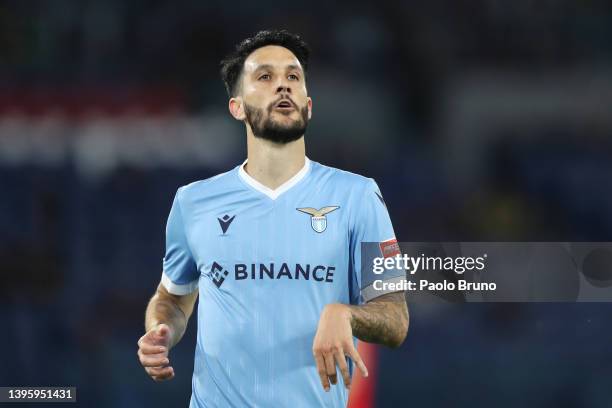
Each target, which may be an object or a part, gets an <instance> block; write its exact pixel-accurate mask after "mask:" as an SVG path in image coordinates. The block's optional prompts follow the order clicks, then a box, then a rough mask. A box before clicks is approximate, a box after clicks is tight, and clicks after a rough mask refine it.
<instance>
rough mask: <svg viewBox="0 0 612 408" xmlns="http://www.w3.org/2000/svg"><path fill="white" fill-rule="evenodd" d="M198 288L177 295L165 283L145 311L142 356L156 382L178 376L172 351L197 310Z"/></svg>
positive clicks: (139, 347)
mask: <svg viewBox="0 0 612 408" xmlns="http://www.w3.org/2000/svg"><path fill="white" fill-rule="evenodd" d="M197 298H198V291H194V292H193V293H190V294H188V295H184V296H177V295H173V294H171V293H169V292H168V291H167V290H166V288H165V287H164V286H163V285H161V284H160V285H159V286H158V287H157V291H156V292H155V295H153V297H152V298H151V300H150V301H149V305H148V306H147V311H146V314H145V331H146V333H145V335H144V336H142V337H141V338H140V339H139V340H138V358H139V359H140V364H142V366H143V367H144V369H145V371H146V372H147V374H149V376H150V377H151V378H152V379H153V380H155V381H165V380H170V379H172V378H174V368H173V367H172V366H171V365H170V359H169V357H168V352H169V351H170V349H171V348H172V347H174V346H175V345H176V343H178V342H179V340H180V339H181V337H183V334H185V329H186V328H187V321H189V316H191V313H192V312H193V306H194V305H195V301H196V299H197Z"/></svg>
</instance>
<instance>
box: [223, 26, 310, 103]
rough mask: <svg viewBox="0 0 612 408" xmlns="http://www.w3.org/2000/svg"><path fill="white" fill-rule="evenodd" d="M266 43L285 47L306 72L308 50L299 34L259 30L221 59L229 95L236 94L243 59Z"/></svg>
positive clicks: (285, 31) (224, 80) (224, 81)
mask: <svg viewBox="0 0 612 408" xmlns="http://www.w3.org/2000/svg"><path fill="white" fill-rule="evenodd" d="M266 45H280V46H281V47H285V48H287V49H288V50H289V51H291V52H292V53H293V54H294V55H295V56H296V57H297V59H298V61H300V64H302V68H303V70H304V74H305V73H306V69H307V67H308V57H309V55H310V50H309V49H308V45H307V44H306V43H305V42H304V40H302V38H301V37H300V36H299V35H296V34H293V33H290V32H289V31H287V30H264V31H260V32H258V33H257V34H255V35H254V36H253V37H251V38H247V39H246V40H244V41H242V42H241V43H240V44H238V45H237V46H236V49H235V50H234V52H232V53H231V54H230V55H228V56H227V57H225V58H224V59H223V60H222V61H221V78H222V79H223V83H224V84H225V89H226V90H227V94H228V95H229V96H230V97H232V96H235V95H236V91H237V89H238V80H239V79H240V75H241V74H242V68H243V67H244V61H245V60H246V59H247V57H248V56H249V55H251V53H252V52H253V51H255V50H256V49H258V48H261V47H265V46H266Z"/></svg>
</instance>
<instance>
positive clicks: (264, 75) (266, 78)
mask: <svg viewBox="0 0 612 408" xmlns="http://www.w3.org/2000/svg"><path fill="white" fill-rule="evenodd" d="M259 79H260V80H264V81H267V80H268V79H270V74H263V75H262V76H260V77H259Z"/></svg>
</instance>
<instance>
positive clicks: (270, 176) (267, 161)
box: [244, 126, 306, 190]
mask: <svg viewBox="0 0 612 408" xmlns="http://www.w3.org/2000/svg"><path fill="white" fill-rule="evenodd" d="M247 159H248V161H247V164H246V166H245V167H244V170H245V171H246V172H247V173H248V174H249V176H251V177H253V178H254V179H255V180H257V181H258V182H260V183H261V184H263V185H264V186H266V187H268V188H270V189H272V190H275V189H276V188H278V187H279V186H281V185H282V184H283V183H285V182H286V181H287V180H289V179H290V178H291V177H293V176H294V175H296V174H297V173H298V172H299V171H300V170H301V169H302V168H303V167H304V163H305V160H306V148H305V146H304V137H303V136H302V137H301V138H299V139H298V140H295V141H293V142H290V143H287V144H283V145H279V144H276V143H272V142H270V141H269V140H265V139H260V138H256V137H255V136H254V135H253V133H252V131H251V129H250V127H248V126H247Z"/></svg>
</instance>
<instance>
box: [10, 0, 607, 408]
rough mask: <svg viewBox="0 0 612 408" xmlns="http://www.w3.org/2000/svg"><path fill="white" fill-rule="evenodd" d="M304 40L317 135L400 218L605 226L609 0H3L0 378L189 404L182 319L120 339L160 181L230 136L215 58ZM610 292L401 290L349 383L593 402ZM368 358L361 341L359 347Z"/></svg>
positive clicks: (550, 403) (152, 247)
mask: <svg viewBox="0 0 612 408" xmlns="http://www.w3.org/2000/svg"><path fill="white" fill-rule="evenodd" d="M269 27H280V28H288V29H290V30H292V31H295V32H298V33H301V34H302V35H303V37H304V38H305V39H306V40H307V41H308V42H309V43H310V45H311V48H312V51H313V53H312V63H311V70H310V75H309V78H308V85H309V91H310V93H311V96H312V97H313V99H314V115H313V120H312V122H311V126H310V128H309V132H308V133H307V149H308V155H309V157H310V158H311V159H313V160H316V161H320V162H323V163H325V164H329V165H332V166H336V167H340V168H344V169H347V170H351V171H354V172H358V173H362V174H366V175H368V176H370V177H374V178H376V180H377V181H378V182H379V184H380V187H381V189H382V191H383V193H384V194H385V198H386V201H387V203H388V206H389V208H390V212H391V216H392V219H393V221H394V224H395V228H396V232H397V236H398V239H399V240H402V241H409V240H447V241H448V240H464V241H468V240H500V241H501V240H508V241H510V240H521V241H537V240H550V241H572V240H573V241H580V240H589V241H596V240H602V241H612V188H610V187H611V183H610V180H611V179H612V138H611V137H612V46H611V44H612V3H610V2H607V1H604V0H582V1H578V0H575V1H570V0H558V1H552V0H542V1H526V0H521V1H514V2H510V1H500V0H498V1H482V0H479V1H441V0H429V1H427V2H425V1H423V2H405V3H404V2H387V1H377V2H375V3H373V2H371V3H369V2H360V1H356V2H351V3H350V5H341V4H340V3H337V4H336V3H333V2H332V3H330V2H327V1H325V2H324V1H320V0H314V1H310V2H308V4H307V5H299V6H298V5H297V3H294V4H283V6H282V7H280V6H278V5H277V4H276V3H275V2H272V1H257V2H249V3H245V4H240V5H239V6H238V5H237V4H236V3H235V2H226V1H195V0H190V1H183V2H180V4H179V3H177V2H171V1H167V0H156V1H153V0H151V1H148V0H147V1H145V0H132V1H124V0H122V1H119V0H105V1H101V0H82V1H73V0H54V1H42V0H39V1H29V0H26V1H17V0H4V1H2V2H0V197H1V198H0V265H1V266H0V281H1V284H0V295H1V296H0V321H1V322H2V329H3V330H2V334H1V335H0V349H1V350H2V352H1V353H0V385H3V386H8V385H15V386H17V385H23V386H25V385H41V386H42V385H66V386H68V385H76V386H78V388H79V399H80V405H81V406H87V407H141V406H147V407H157V406H159V407H163V406H186V405H187V402H188V399H189V395H190V389H191V384H190V379H191V370H192V367H193V358H192V354H193V345H194V343H195V338H194V334H195V331H194V330H193V323H194V322H193V321H192V325H191V327H190V330H189V332H188V333H187V335H186V337H185V339H184V340H183V342H182V343H181V344H180V346H179V347H178V348H177V349H176V350H175V351H174V352H173V356H172V358H173V360H174V361H175V363H174V365H175V369H176V372H177V378H176V379H175V380H174V381H172V382H169V383H165V384H154V383H153V382H152V381H151V380H149V379H148V378H147V377H146V375H145V373H144V372H143V370H142V368H141V367H140V366H139V364H138V361H137V358H136V341H137V339H138V338H139V337H140V335H141V334H142V325H143V313H144V308H145V305H146V302H147V300H148V298H149V296H150V295H151V294H152V293H153V291H154V289H155V287H156V285H157V283H158V282H159V278H160V273H161V258H162V256H163V246H164V228H165V221H166V217H167V214H168V211H169V208H170V205H171V201H172V198H173V195H174V192H175V190H176V188H177V187H178V186H180V185H183V184H186V183H189V182H191V181H194V180H197V179H202V178H206V177H209V176H211V175H214V174H216V173H218V172H222V171H225V170H227V169H230V168H232V167H233V166H235V165H237V164H239V163H240V162H241V161H242V160H243V158H244V156H245V142H244V129H243V126H242V125H241V124H240V123H237V122H235V121H233V120H232V119H231V117H230V116H229V114H228V113H227V109H226V101H227V97H226V95H225V91H224V89H223V86H222V83H221V81H220V79H219V75H218V61H219V60H220V59H221V58H222V56H223V55H224V54H225V53H226V52H227V51H229V50H230V49H231V47H232V46H233V45H234V44H235V43H236V42H237V41H239V40H241V39H242V38H244V37H246V36H248V35H251V34H253V33H254V32H255V31H257V30H259V29H264V28H269ZM610 316H612V306H611V305H610V304H607V303H600V304H467V305H466V304H464V305H446V306H435V307H433V306H426V305H416V306H414V307H412V309H411V332H410V334H409V338H408V340H407V341H406V343H405V344H404V346H403V347H402V348H401V349H400V350H397V351H393V352H389V351H388V350H384V349H379V348H377V349H376V351H375V352H376V354H377V356H378V358H377V360H378V361H377V363H376V372H377V374H376V375H375V376H373V377H374V378H371V379H370V380H369V382H368V385H369V387H371V388H368V389H369V390H370V391H371V393H365V395H364V396H362V397H361V399H360V400H355V401H353V404H354V405H353V407H354V408H356V407H362V408H367V407H373V406H376V407H399V406H410V407H447V406H452V407H480V406H495V407H516V406H529V407H559V406H563V407H609V406H610V405H611V404H612V395H610V391H609V390H610V388H609V379H610V377H611V375H612V347H611V346H610V339H611V336H612V325H610V323H609V322H610ZM371 364H372V365H374V364H375V363H374V361H372V362H371Z"/></svg>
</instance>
